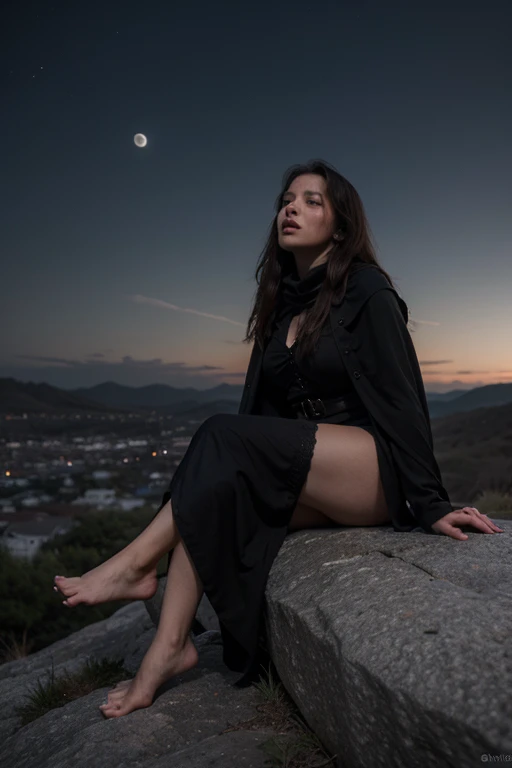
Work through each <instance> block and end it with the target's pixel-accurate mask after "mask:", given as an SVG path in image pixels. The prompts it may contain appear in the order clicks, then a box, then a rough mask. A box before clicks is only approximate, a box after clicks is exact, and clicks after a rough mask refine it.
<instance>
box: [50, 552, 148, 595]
mask: <svg viewBox="0 0 512 768" xmlns="http://www.w3.org/2000/svg"><path fill="white" fill-rule="evenodd" d="M54 581H55V584H56V586H54V590H55V591H59V590H60V592H62V594H63V595H65V596H66V600H63V601H62V602H63V603H64V605H67V606H69V607H73V606H75V605H78V604H79V603H86V604H87V605H95V604H96V603H106V602H108V601H109V600H149V598H150V597H153V595H154V594H155V592H156V589H157V578H156V567H153V568H151V569H145V570H142V569H139V568H136V567H135V566H134V565H133V562H132V561H131V560H130V558H129V555H127V554H126V553H123V552H119V553H117V554H116V555H114V556H113V557H111V558H110V559H109V560H106V561H105V562H104V563H102V564H101V565H98V566H97V567H96V568H93V569H92V570H91V571H87V573H84V575H83V576H77V577H72V578H65V577H64V576H55V579H54Z"/></svg>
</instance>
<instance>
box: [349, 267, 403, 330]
mask: <svg viewBox="0 0 512 768" xmlns="http://www.w3.org/2000/svg"><path fill="white" fill-rule="evenodd" d="M370 299H371V302H370ZM368 302H370V303H368ZM370 306H371V308H372V311H373V310H376V311H379V310H381V311H384V312H385V311H387V310H388V309H389V310H390V311H393V310H396V308H397V307H398V309H399V310H400V312H401V314H402V316H403V318H404V320H405V322H406V323H407V322H408V320H409V309H408V307H407V304H406V303H405V301H404V300H403V299H402V297H401V296H400V295H399V294H398V292H397V291H396V289H395V288H394V287H393V286H392V285H391V283H390V282H389V280H388V279H387V277H386V276H385V275H384V274H383V273H382V272H381V271H380V269H379V268H378V267H376V266H375V265H374V264H365V263H361V262H358V263H356V264H354V265H353V267H352V268H351V270H350V272H349V277H348V280H347V290H346V292H345V296H344V297H343V300H342V302H341V304H340V305H339V311H341V312H342V314H343V316H344V318H345V325H346V324H348V323H350V322H352V321H353V320H355V319H356V317H358V316H360V315H361V313H362V310H363V308H364V307H370Z"/></svg>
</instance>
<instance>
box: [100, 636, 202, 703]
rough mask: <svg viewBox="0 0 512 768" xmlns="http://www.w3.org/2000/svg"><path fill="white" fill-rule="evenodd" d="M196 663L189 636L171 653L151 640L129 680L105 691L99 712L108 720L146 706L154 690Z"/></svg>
mask: <svg viewBox="0 0 512 768" xmlns="http://www.w3.org/2000/svg"><path fill="white" fill-rule="evenodd" d="M198 661H199V655H198V653H197V650H196V647H195V645H194V643H193V642H192V640H191V639H190V637H189V638H188V639H187V642H186V643H185V645H184V647H183V648H180V649H179V650H174V651H173V650H171V649H169V648H168V647H166V646H165V645H164V644H163V643H162V641H156V639H155V640H154V641H153V643H152V644H151V646H150V648H149V649H148V651H147V653H146V655H145V656H144V658H143V659H142V664H141V665H140V669H139V671H138V672H137V674H136V675H135V677H134V678H133V680H123V681H122V682H121V683H118V684H117V686H116V687H115V688H113V689H112V690H111V691H109V693H108V704H102V705H101V706H100V710H101V711H102V713H103V715H104V716H105V717H107V718H110V717H122V716H123V715H127V714H128V713H129V712H133V711H134V710H135V709H144V708H145V707H150V706H151V704H152V703H153V697H154V695H155V692H156V690H157V688H159V687H160V686H161V685H162V684H163V683H165V681H166V680H169V678H171V677H174V675H179V674H180V673H181V672H186V671H187V670H189V669H192V667H195V666H196V664H197V662H198Z"/></svg>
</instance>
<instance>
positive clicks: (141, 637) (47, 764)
mask: <svg viewBox="0 0 512 768" xmlns="http://www.w3.org/2000/svg"><path fill="white" fill-rule="evenodd" d="M154 633H155V626H154V624H153V621H152V620H151V618H150V616H149V615H148V611H147V610H146V607H145V606H144V603H142V602H134V603H130V604H129V605H126V606H125V607H123V608H121V609H120V610H119V611H117V612H116V613H115V614H113V615H112V616H111V617H109V618H108V619H105V620H104V621H100V622H97V623H95V624H91V625H89V626H88V627H85V628H84V629H82V630H80V631H78V632H75V633H73V634H72V635H70V636H69V637H67V638H65V639H63V640H59V641H58V642H57V643H54V644H53V645H51V646H49V647H48V648H44V649H43V650H41V651H38V652H37V653H34V654H32V655H30V656H28V657H27V658H26V659H20V660H18V661H13V662H9V663H8V664H3V665H1V666H0V745H1V746H0V765H1V766H2V768H69V766H73V768H104V766H105V765H114V766H115V765H122V766H123V767H124V766H126V767H127V768H129V767H130V766H134V767H135V766H144V768H164V766H165V768H183V767H184V766H187V768H206V766H208V768H249V767H250V768H263V766H265V759H266V758H265V753H264V752H263V751H262V748H261V747H262V744H263V743H264V742H266V741H268V740H269V739H270V738H271V737H276V733H274V732H273V731H269V730H250V729H249V728H248V729H246V730H245V729H244V730H234V731H231V732H228V733H223V731H225V730H226V729H228V728H230V727H231V726H233V725H237V724H239V723H241V722H243V721H245V720H248V719H250V718H252V717H254V716H255V715H256V714H257V709H256V706H257V704H258V703H259V702H260V699H259V698H258V692H257V691H256V689H255V688H254V687H250V688H243V689H242V688H235V687H234V686H233V681H234V680H236V678H237V677H239V673H233V672H230V671H229V670H228V669H227V668H226V667H225V665H224V664H223V662H222V645H221V639H220V633H219V632H218V631H214V630H213V631H207V632H204V633H203V634H201V635H200V636H199V637H195V638H194V642H195V644H196V647H197V649H198V652H199V657H200V659H199V664H198V665H197V666H196V667H194V668H193V669H191V670H190V671H189V672H187V673H185V674H183V675H179V676H177V677H176V678H173V679H172V680H170V681H169V682H168V683H166V684H165V685H163V686H162V687H161V688H160V689H159V692H158V693H157V697H156V699H155V701H154V703H153V704H152V706H151V707H149V708H147V709H142V710H138V711H135V712H132V713H130V714H129V715H126V716H125V717H120V718H114V719H110V720H107V719H105V718H104V717H103V715H102V714H101V711H100V710H99V709H98V707H99V705H100V704H102V703H104V702H105V701H106V695H107V693H108V690H109V689H110V687H111V686H108V687H106V688H101V689H98V690H96V691H93V692H92V693H90V694H89V695H87V696H84V697H82V698H80V699H75V700H74V701H71V702H70V703H68V704H66V705H65V706H64V707H59V708H58V709H53V710H50V711H49V712H47V713H46V714H45V715H43V716H42V717H40V718H38V719H37V720H35V721H33V722H32V723H29V724H28V725H25V726H24V727H20V721H19V718H18V717H16V716H15V714H14V712H13V709H14V706H16V705H19V704H22V703H23V702H24V700H26V696H27V692H28V691H29V690H30V689H31V688H32V687H33V685H34V684H35V683H36V682H37V680H38V679H41V681H44V680H46V679H47V677H48V673H49V672H50V670H51V666H52V660H53V665H54V670H55V675H56V677H58V675H59V674H60V673H61V672H62V671H63V670H64V669H67V670H68V671H69V672H73V671H75V670H77V669H78V668H80V667H81V666H82V665H83V664H84V663H85V661H86V660H87V659H88V658H90V657H91V656H94V657H96V658H102V657H109V658H123V660H124V666H125V667H126V668H127V669H128V670H129V671H130V672H131V673H133V674H135V673H136V671H137V669H138V668H139V665H140V662H141V660H142V657H143V655H144V654H145V653H146V650H147V648H148V647H149V645H150V644H151V641H152V639H153V636H154Z"/></svg>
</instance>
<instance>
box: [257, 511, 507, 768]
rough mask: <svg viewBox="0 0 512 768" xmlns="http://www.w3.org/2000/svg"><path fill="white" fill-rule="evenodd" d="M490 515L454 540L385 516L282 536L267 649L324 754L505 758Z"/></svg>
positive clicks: (375, 759)
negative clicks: (486, 527) (377, 521)
mask: <svg viewBox="0 0 512 768" xmlns="http://www.w3.org/2000/svg"><path fill="white" fill-rule="evenodd" d="M499 525H500V527H501V528H504V529H505V533H499V534H498V533H496V534H482V533H478V532H476V531H475V532H471V531H470V530H468V535H469V538H468V539H467V540H465V541H457V540H455V539H453V538H450V537H448V536H433V535H426V534H423V533H397V532H395V531H393V530H392V529H391V528H390V527H388V526H379V527H375V528H369V529H364V528H357V529H356V528H343V529H341V530H337V529H329V530H328V531H326V530H325V529H318V528H317V529H314V530H308V531H305V530H302V531H297V532H295V533H292V534H291V535H289V536H287V538H286V540H285V542H284V544H283V547H282V548H281V550H280V552H279V555H278V557H277V558H276V560H275V561H274V564H273V567H272V570H271V572H270V575H269V579H268V582H267V591H266V604H265V617H266V628H267V639H268V650H269V653H270V655H271V657H272V660H273V661H274V663H275V665H276V667H277V670H278V673H279V676H280V678H281V680H282V682H283V684H284V686H285V688H286V689H287V690H288V692H289V693H290V695H291V696H292V698H293V699H294V701H295V703H296V704H297V706H298V708H299V709H300V710H301V712H302V714H303V715H304V717H305V719H306V720H307V722H308V723H309V726H310V727H311V729H312V730H313V731H315V733H316V734H317V735H318V736H319V737H320V739H321V740H322V742H323V743H324V745H325V746H326V747H327V749H328V750H329V751H330V752H331V753H336V754H337V755H338V756H339V763H337V765H339V766H344V768H352V767H354V768H355V767H356V766H357V768H366V766H368V765H372V766H374V767H375V768H376V767H377V766H383V767H384V766H385V768H390V767H391V766H400V767H403V768H415V767H416V766H417V767H418V768H430V767H432V768H442V767H446V768H448V767H450V768H453V767H454V766H456V767H457V768H458V767H459V766H460V768H469V767H470V766H480V765H481V764H482V762H486V760H487V756H488V755H489V754H490V755H503V757H502V758H501V759H503V760H505V759H506V756H507V755H512V696H511V690H512V536H511V533H512V521H500V522H499ZM482 756H483V757H482Z"/></svg>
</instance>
